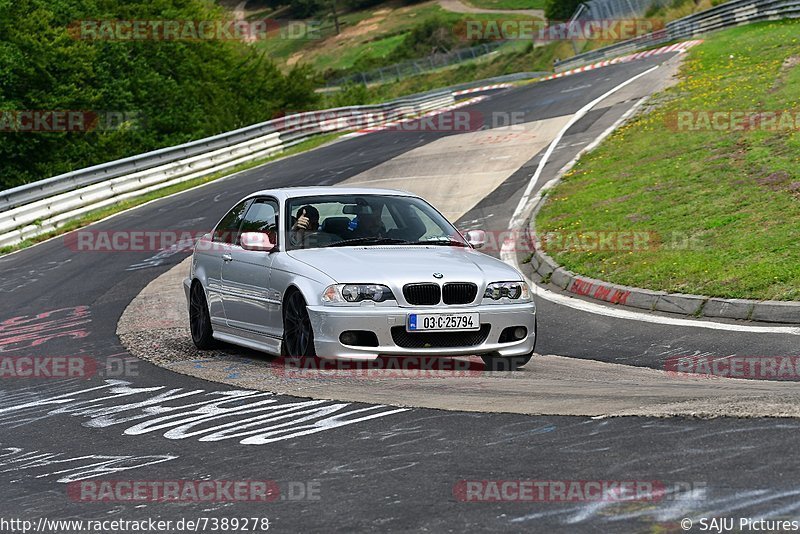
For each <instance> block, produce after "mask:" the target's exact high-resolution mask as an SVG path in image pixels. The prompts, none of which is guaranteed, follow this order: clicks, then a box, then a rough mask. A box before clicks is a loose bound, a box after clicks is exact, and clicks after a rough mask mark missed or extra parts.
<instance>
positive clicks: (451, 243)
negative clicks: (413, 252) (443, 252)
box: [410, 239, 469, 247]
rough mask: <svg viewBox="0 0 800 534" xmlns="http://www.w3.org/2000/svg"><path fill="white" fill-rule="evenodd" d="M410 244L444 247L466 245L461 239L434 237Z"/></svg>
mask: <svg viewBox="0 0 800 534" xmlns="http://www.w3.org/2000/svg"><path fill="white" fill-rule="evenodd" d="M410 244H411V245H438V246H444V247H468V246H469V245H467V244H466V243H464V242H463V241H456V240H455V239H435V240H432V241H416V242H414V243H410Z"/></svg>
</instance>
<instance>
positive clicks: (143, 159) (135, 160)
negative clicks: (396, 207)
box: [0, 91, 455, 246]
mask: <svg viewBox="0 0 800 534" xmlns="http://www.w3.org/2000/svg"><path fill="white" fill-rule="evenodd" d="M454 102H455V99H454V97H453V94H452V92H451V91H444V92H442V91H439V92H436V93H429V94H425V95H420V96H416V97H411V98H402V99H398V100H394V101H391V102H387V103H384V104H377V105H369V106H350V107H343V108H335V109H328V110H322V111H311V112H307V113H297V114H293V115H289V116H286V117H281V118H278V119H273V120H270V121H266V122H263V123H260V124H255V125H252V126H248V127H245V128H240V129H238V130H234V131H231V132H226V133H224V134H220V135H216V136H213V137H207V138H205V139H200V140H198V141H192V142H190V143H185V144H182V145H178V146H174V147H168V148H163V149H160V150H155V151H152V152H147V153H145V154H141V155H137V156H133V157H130V158H125V159H121V160H116V161H111V162H109V163H104V164H102V165H95V166H93V167H89V168H86V169H80V170H77V171H73V172H70V173H66V174H62V175H59V176H54V177H52V178H48V179H45V180H41V181H38V182H33V183H30V184H26V185H22V186H19V187H15V188H13V189H8V190H6V191H2V192H0V246H8V245H13V244H16V243H18V242H20V241H23V240H25V239H28V238H30V237H33V236H36V235H40V234H43V233H46V232H48V231H51V230H53V229H56V228H58V227H59V226H62V225H63V224H64V223H65V222H67V221H69V220H72V219H75V218H77V217H80V216H81V215H84V214H86V213H88V212H90V211H94V210H97V209H101V208H104V207H106V206H109V205H112V204H114V203H117V202H120V201H122V200H125V199H127V198H131V197H134V196H139V195H142V194H145V193H148V192H150V191H154V190H157V189H162V188H164V187H169V186H171V185H175V184H178V183H181V182H185V181H188V180H192V179H195V178H200V177H203V176H208V175H210V174H213V173H216V172H219V171H222V170H226V169H229V168H231V167H235V166H236V165H240V164H242V163H246V162H248V161H253V160H256V159H260V158H264V157H267V156H271V155H273V154H277V153H279V152H281V151H283V150H284V149H286V148H288V147H290V146H292V145H295V144H297V143H300V142H302V141H304V140H306V139H308V138H310V137H312V136H315V135H319V134H323V133H331V132H340V131H347V130H351V129H353V127H354V124H355V125H357V126H358V128H361V127H369V126H376V125H379V124H382V123H386V122H389V121H393V120H397V119H402V118H406V117H412V116H415V115H418V114H421V113H424V112H426V111H430V110H433V109H437V108H443V107H446V106H448V105H451V104H453V103H454Z"/></svg>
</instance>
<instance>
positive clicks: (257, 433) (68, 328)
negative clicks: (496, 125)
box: [0, 55, 800, 532]
mask: <svg viewBox="0 0 800 534" xmlns="http://www.w3.org/2000/svg"><path fill="white" fill-rule="evenodd" d="M668 57H669V56H668V55H664V56H653V57H651V58H648V59H645V60H641V61H636V62H630V63H623V64H618V65H613V66H609V67H606V68H602V69H597V70H594V71H589V72H586V73H583V74H578V75H573V76H568V77H565V78H561V79H558V80H551V81H548V82H543V83H537V84H533V85H530V86H524V87H520V88H515V89H511V90H507V91H503V92H502V93H498V94H496V95H494V96H492V97H490V98H488V99H486V100H484V101H482V102H479V103H478V104H476V105H475V106H474V107H473V108H470V109H474V110H476V111H480V112H483V113H491V112H492V111H504V112H512V111H515V112H523V113H524V120H526V121H533V120H538V119H544V118H550V117H556V116H561V115H565V114H570V113H574V112H575V111H576V110H578V109H579V108H581V107H582V106H583V105H585V104H586V103H588V102H590V101H591V100H593V99H594V98H596V97H597V96H599V95H601V94H603V93H605V92H606V91H608V90H609V89H610V88H612V87H614V86H616V85H618V84H619V83H621V82H623V81H625V80H627V79H629V78H630V77H632V76H634V75H636V74H638V73H640V72H643V71H645V70H647V69H648V68H650V67H652V66H653V65H656V64H659V63H660V62H662V61H664V60H666V59H667V58H668ZM632 104H633V102H630V103H629V105H632ZM624 110H625V105H624V103H623V104H620V106H619V107H618V108H617V109H615V110H614V112H613V113H616V114H617V115H621V114H622V113H623V112H624ZM613 113H612V115H613ZM612 115H609V116H605V115H599V114H595V115H591V116H587V120H586V121H584V122H583V123H580V124H579V125H576V126H577V127H576V128H575V131H574V132H568V134H567V136H565V138H564V141H563V144H565V145H571V144H575V146H574V147H572V148H569V149H565V150H563V151H557V154H556V157H555V159H554V161H553V163H552V164H551V165H549V166H548V169H547V173H551V174H553V173H555V171H556V170H557V169H558V168H560V166H561V165H563V163H565V162H566V161H568V160H569V159H570V158H571V156H570V150H572V152H571V154H572V155H573V156H574V154H575V153H576V152H577V151H578V150H580V148H581V146H580V144H579V142H580V140H582V139H583V140H584V141H585V139H586V136H588V135H591V134H594V135H596V134H597V133H599V132H597V131H596V130H598V129H601V128H600V127H601V126H603V123H602V121H603V120H610V119H611V118H613V117H612ZM604 117H605V118H604ZM592 121H601V122H598V124H594V122H592ZM443 135H448V134H447V133H443V132H414V133H411V132H391V131H386V132H379V133H375V134H370V135H366V136H362V137H356V138H352V139H347V140H343V141H340V142H336V143H333V144H331V145H328V146H325V147H322V148H319V149H317V150H314V151H311V152H308V153H304V154H300V155H297V156H294V157H291V158H287V159H283V160H278V161H275V162H273V163H270V164H268V165H265V166H262V167H259V168H256V169H253V170H250V171H246V172H243V173H240V174H238V175H236V176H234V177H232V178H228V179H223V180H219V181H216V182H213V183H210V184H208V185H206V186H204V187H201V188H197V189H194V190H191V191H187V192H185V193H182V194H180V195H177V196H172V197H169V198H165V199H162V200H158V201H155V202H152V203H150V204H148V205H146V206H144V207H140V208H138V209H135V210H132V211H129V212H126V213H123V214H121V215H118V216H116V217H113V218H110V219H108V220H105V221H102V222H100V223H97V224H95V225H93V226H92V227H91V229H93V230H173V231H174V230H186V231H198V230H208V229H211V227H212V226H213V225H214V224H215V223H216V222H217V220H218V219H219V218H220V217H221V216H222V215H223V214H224V213H225V212H226V211H227V210H228V209H229V208H230V207H231V206H232V205H233V204H234V203H235V202H236V201H237V200H238V199H240V198H241V197H243V196H244V195H246V194H249V193H250V192H252V191H254V190H258V189H267V188H273V187H281V186H299V185H333V184H336V183H338V182H340V181H342V180H345V179H347V178H349V177H351V176H354V175H356V174H358V173H360V172H362V171H364V170H366V169H369V168H371V167H374V166H376V165H378V164H380V163H382V162H385V161H387V160H389V159H391V158H393V157H396V156H398V155H400V154H403V153H405V152H407V151H409V150H411V149H413V148H416V147H419V146H422V145H424V144H427V143H429V142H431V141H433V140H435V139H437V138H438V137H440V136H443ZM539 157H540V156H537V157H536V158H534V159H533V160H531V162H529V163H528V164H526V165H525V166H523V167H522V168H521V169H520V170H519V171H518V172H517V173H515V174H514V175H513V176H511V177H510V178H509V179H508V180H507V181H506V182H505V183H503V184H502V185H501V186H500V187H498V188H497V189H496V190H495V191H494V192H493V193H492V194H491V195H489V196H488V197H487V198H486V199H485V200H484V201H483V202H481V204H479V205H478V206H476V208H475V209H473V210H471V212H470V213H468V214H466V215H465V216H464V217H462V220H461V221H459V223H460V225H461V224H470V225H471V224H476V221H478V222H480V221H483V227H484V228H486V229H490V230H503V229H505V228H506V227H507V224H508V219H509V217H510V215H511V213H512V212H513V210H514V207H515V206H516V204H517V202H518V200H519V198H520V196H521V194H522V191H523V190H524V189H525V186H526V185H527V182H528V179H529V178H530V176H531V175H532V174H533V171H534V169H535V165H536V163H537V161H538V158H539ZM544 181H546V179H543V180H542V181H541V183H543V182H544ZM490 214H491V217H489V215H490ZM154 256H156V253H155V252H124V253H102V252H80V253H78V252H75V251H73V250H72V249H70V247H68V246H67V245H66V244H65V240H64V238H56V239H53V240H51V241H48V242H46V243H43V244H40V245H38V246H35V247H33V248H30V249H27V250H23V251H21V252H19V253H15V254H13V255H10V256H6V257H3V258H0V298H2V307H1V308H0V356H20V357H23V356H26V357H27V356H39V357H63V356H83V357H87V358H91V359H92V360H96V361H97V362H98V369H99V372H98V373H97V375H96V376H94V377H92V378H89V379H85V378H84V379H69V380H63V379H62V380H48V379H42V378H39V379H5V380H3V381H0V483H1V484H2V486H0V488H2V489H0V531H1V532H14V531H20V530H13V529H12V527H10V526H9V525H8V524H4V523H2V521H3V520H5V521H8V520H10V519H22V520H29V521H33V522H34V525H36V526H37V527H38V526H39V525H38V521H39V519H40V518H47V519H48V520H84V521H86V520H113V519H120V520H143V519H148V518H152V519H162V520H170V521H172V522H173V523H172V524H171V526H170V527H169V528H163V529H162V531H165V532H181V531H185V530H181V529H180V527H177V526H175V524H176V522H177V521H179V520H184V521H202V520H204V519H205V521H206V523H205V525H206V527H208V528H206V530H207V531H211V530H210V526H209V525H213V524H214V523H213V522H209V521H210V520H212V519H215V520H216V521H217V524H219V523H218V522H219V521H220V520H222V519H223V518H224V519H228V520H229V519H233V518H238V519H241V520H243V519H244V518H251V519H259V520H260V519H261V518H268V519H269V523H270V528H269V530H270V531H276V532H359V531H366V532H389V531H391V532H409V531H415V532H419V531H422V532H464V531H468V530H474V531H526V532H659V531H661V532H680V531H682V530H681V523H680V522H681V520H682V519H685V518H690V519H692V520H694V521H695V526H694V527H693V529H692V530H691V531H694V532H699V531H700V530H699V527H698V523H697V522H698V521H699V520H700V519H701V518H703V517H714V516H717V517H733V518H740V517H743V518H752V519H758V518H767V519H785V518H794V517H796V516H797V515H798V509H800V500H798V495H800V482H799V481H800V464H799V463H798V462H796V461H793V460H792V459H791V458H792V456H791V454H792V453H791V452H790V451H791V450H793V446H794V444H795V442H794V439H795V438H796V436H797V434H796V432H798V429H800V422H798V421H795V420H792V419H736V418H720V419H713V420H698V419H683V418H668V419H655V418H641V417H624V418H615V419H591V418H585V417H554V416H548V417H536V416H522V415H512V414H492V413H481V414H476V413H461V412H447V411H438V410H430V409H418V408H412V409H397V408H394V407H390V406H371V405H364V404H358V403H345V402H338V403H337V402H336V401H313V402H312V401H308V400H307V399H300V398H292V397H287V396H280V395H270V394H259V395H258V396H256V395H255V394H253V393H250V392H242V391H238V390H235V388H231V387H228V386H225V385H221V384H217V383H210V382H206V381H202V380H199V379H196V378H191V377H187V376H184V375H177V374H174V373H171V372H169V371H166V370H164V369H162V368H159V367H155V366H153V365H151V364H149V363H146V362H142V361H138V360H137V361H132V360H131V359H130V358H129V357H128V356H127V354H126V353H125V350H124V348H123V347H122V346H121V344H120V343H119V340H118V338H117V336H116V334H115V332H116V326H117V321H118V319H119V317H120V315H121V314H122V312H123V310H124V309H125V308H126V306H127V305H128V304H129V303H130V302H131V300H132V299H133V298H134V297H135V296H136V295H137V294H138V293H139V292H140V291H141V290H142V289H143V288H144V287H145V286H146V285H147V284H148V283H149V282H150V281H152V280H153V279H154V278H156V277H157V276H158V275H160V274H162V273H164V272H165V271H167V270H168V269H169V268H171V267H173V266H174V265H176V264H178V263H179V262H180V261H182V260H183V259H184V258H185V257H186V256H187V253H186V252H181V253H177V254H174V255H168V254H161V255H159V256H158V257H155V258H154ZM537 304H538V306H539V312H538V313H539V317H538V320H539V331H540V339H539V341H538V344H537V352H539V353H546V354H558V355H562V356H572V357H576V358H588V359H594V360H601V361H610V362H616V363H624V364H629V365H640V366H648V367H655V368H659V367H663V364H664V361H665V359H666V358H668V357H670V356H674V355H678V354H680V355H690V354H693V353H698V354H705V353H708V354H709V355H727V354H740V355H762V356H766V355H795V354H798V350H799V349H798V344H797V340H796V338H795V336H787V335H778V334H753V333H738V332H725V331H717V330H707V329H700V328H687V327H676V326H669V325H659V324H653V323H642V322H638V321H629V320H622V319H615V318H612V317H607V316H603V315H595V314H590V313H587V312H579V311H576V310H574V309H571V308H567V307H562V306H558V305H556V304H554V303H552V302H549V301H544V300H542V301H539V302H538V303H537ZM265 357H266V356H265ZM87 481H91V482H93V483H97V481H107V482H109V483H110V484H107V485H106V486H100V485H95V486H91V485H86V484H84V483H85V482H87ZM122 481H149V482H154V483H167V482H171V481H172V482H181V481H183V482H184V483H185V482H186V481H195V482H197V481H269V487H273V485H277V487H278V488H279V492H278V493H274V492H270V493H269V495H270V498H268V499H266V500H265V499H263V498H260V497H259V495H261V494H258V495H256V496H255V497H254V498H253V499H251V500H244V499H233V500H231V501H228V502H226V501H224V500H222V501H221V500H216V501H214V502H196V501H192V500H191V499H186V500H185V501H184V502H169V503H164V502H152V501H148V500H142V501H136V502H131V501H125V500H113V498H114V495H113V494H111V495H110V496H109V495H108V494H104V493H103V492H102V491H101V490H100V489H98V488H101V489H102V488H103V487H105V488H106V489H107V488H108V487H117V488H119V487H121V486H120V484H121V482H122ZM491 481H500V482H501V486H502V482H503V481H506V485H505V486H502V488H504V489H503V491H506V492H509V491H510V492H513V491H514V490H513V487H514V483H515V481H551V482H559V481H561V482H564V483H568V482H572V483H574V482H575V481H578V482H579V484H578V486H580V487H581V488H584V489H585V488H587V487H589V486H590V483H592V482H600V483H603V482H605V483H614V482H616V483H623V482H629V483H636V484H638V486H637V487H638V488H640V489H641V488H645V490H642V491H641V492H640V493H639V494H638V497H637V499H635V500H619V501H615V500H613V499H606V500H604V501H591V500H580V499H575V498H568V497H564V498H549V499H535V498H534V499H531V498H522V499H517V500H516V501H517V502H497V499H495V498H494V495H495V494H496V493H495V492H496V491H497V488H498V487H501V486H498V484H496V483H492V482H491ZM508 481H511V483H510V485H509V483H508ZM251 486H253V484H251ZM253 487H259V486H257V485H255V486H253ZM516 487H518V488H519V487H521V485H519V484H518V485H517V486H516ZM548 487H550V488H552V487H554V486H552V485H551V486H548ZM509 488H511V489H509ZM646 488H655V489H654V490H653V491H647V490H646ZM103 495H106V500H102V496H103ZM535 495H536V493H534V496H535ZM511 500H514V499H511ZM265 501H266V502H265ZM542 501H543V502H542ZM737 521H738V519H737ZM241 524H242V523H241V522H240V526H241ZM259 524H261V523H259ZM45 526H47V524H45ZM252 526H253V525H252V524H251V525H250V527H251V529H250V530H249V531H257V532H261V531H263V530H258V529H256V530H253V529H252ZM262 526H263V525H262ZM201 530H202V529H201ZM40 531H41V530H40ZM44 531H45V532H48V531H52V532H79V531H80V530H79V529H78V528H77V527H75V526H73V527H72V528H67V527H61V528H60V529H55V528H51V529H50V530H44ZM218 531H222V529H218ZM227 531H228V532H231V531H234V530H233V529H232V528H231V527H230V526H229V527H228V529H227ZM239 531H242V530H241V529H240V530H239ZM106 532H124V531H122V530H106Z"/></svg>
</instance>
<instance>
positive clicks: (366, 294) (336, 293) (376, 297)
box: [322, 284, 394, 302]
mask: <svg viewBox="0 0 800 534" xmlns="http://www.w3.org/2000/svg"><path fill="white" fill-rule="evenodd" d="M362 300H371V301H374V302H383V301H384V300H394V294H392V290H391V289H389V288H388V287H386V286H384V285H381V284H336V285H332V286H328V287H327V288H325V291H324V292H323V293H322V302H361V301H362Z"/></svg>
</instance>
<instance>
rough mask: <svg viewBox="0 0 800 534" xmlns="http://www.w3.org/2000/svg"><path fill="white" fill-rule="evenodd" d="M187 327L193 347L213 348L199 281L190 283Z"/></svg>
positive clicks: (208, 315)
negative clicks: (190, 333) (189, 330)
mask: <svg viewBox="0 0 800 534" xmlns="http://www.w3.org/2000/svg"><path fill="white" fill-rule="evenodd" d="M189 327H190V329H191V331H192V342H193V343H194V346H195V347H197V348H198V349H200V350H209V349H213V348H214V345H215V343H214V331H213V329H212V328H211V315H210V314H209V313H208V303H207V302H206V292H205V291H204V290H203V285H202V284H200V283H199V282H196V283H194V284H192V290H191V293H190V297H189Z"/></svg>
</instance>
